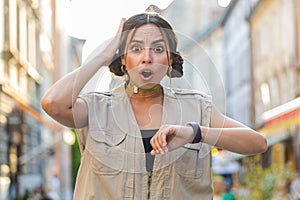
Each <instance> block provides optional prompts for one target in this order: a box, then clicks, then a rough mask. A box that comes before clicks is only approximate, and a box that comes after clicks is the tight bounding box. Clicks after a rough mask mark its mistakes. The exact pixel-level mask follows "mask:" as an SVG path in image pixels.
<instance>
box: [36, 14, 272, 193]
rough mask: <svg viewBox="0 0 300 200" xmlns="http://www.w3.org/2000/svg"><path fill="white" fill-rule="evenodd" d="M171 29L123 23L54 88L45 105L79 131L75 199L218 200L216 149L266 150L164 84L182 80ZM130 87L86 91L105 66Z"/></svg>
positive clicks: (146, 18) (202, 98)
mask: <svg viewBox="0 0 300 200" xmlns="http://www.w3.org/2000/svg"><path fill="white" fill-rule="evenodd" d="M176 48H177V38H176V35H175V33H174V30H173V28H172V26H171V25H170V24H169V23H168V22H167V21H166V20H165V19H164V18H163V17H161V16H160V15H158V14H156V13H142V14H137V15H134V16H132V17H131V18H129V19H128V20H125V19H122V21H121V23H120V27H119V30H118V34H117V35H116V36H115V38H114V40H113V41H112V42H111V43H110V44H109V45H108V46H107V47H106V48H105V49H104V50H102V52H101V53H99V54H97V56H95V58H93V59H91V60H90V61H89V62H88V63H86V64H84V65H83V66H81V67H80V68H79V69H77V70H75V71H74V72H72V73H70V74H68V75H66V76H65V77H63V78H62V79H61V80H59V81H58V82H57V83H55V84H54V85H53V86H52V87H51V88H50V89H49V91H48V92H47V93H46V94H45V96H44V97H43V99H42V107H43V109H44V110H45V111H46V112H47V113H48V114H49V115H50V116H51V117H53V118H54V119H55V120H57V121H58V122H60V123H61V124H63V125H65V126H68V127H75V128H83V129H81V130H78V131H77V134H78V138H79V141H80V146H81V150H82V162H81V166H80V169H79V172H78V176H77V184H76V187H75V192H74V199H125V198H128V199H212V197H213V189H212V181H211V166H210V163H211V156H210V147H211V145H214V146H217V147H220V148H223V149H226V150H229V151H233V152H236V153H241V154H257V153H262V152H265V151H266V149H267V145H266V140H265V138H264V137H263V136H262V135H261V134H259V133H257V132H256V131H254V130H252V129H250V128H248V127H246V126H244V125H243V124H241V123H239V122H237V121H234V120H232V119H230V118H228V117H226V116H224V115H222V114H221V113H220V112H219V111H218V110H217V109H216V107H215V106H214V105H213V104H212V102H211V97H210V96H208V95H206V94H203V93H201V92H196V91H190V90H177V89H175V88H167V87H164V86H162V85H161V84H160V81H161V80H162V79H163V77H164V76H165V75H167V76H169V78H170V79H171V78H173V77H181V76H182V75H183V70H182V64H183V59H182V57H181V56H180V53H179V52H177V49H176ZM102 66H109V68H110V71H111V72H112V73H114V74H115V75H117V76H124V77H125V81H124V84H121V85H120V86H118V87H116V88H115V89H113V90H112V91H110V92H108V93H89V94H84V95H81V96H80V97H79V94H80V91H81V90H82V88H83V87H84V86H85V85H86V83H87V82H88V81H89V80H90V79H91V78H92V76H93V75H94V74H95V73H96V72H97V71H98V70H99V69H100V68H101V67H102Z"/></svg>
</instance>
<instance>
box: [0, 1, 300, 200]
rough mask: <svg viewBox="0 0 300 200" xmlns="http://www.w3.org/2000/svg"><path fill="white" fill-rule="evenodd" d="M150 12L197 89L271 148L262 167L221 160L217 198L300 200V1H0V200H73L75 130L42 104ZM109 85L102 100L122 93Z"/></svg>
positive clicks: (217, 154)
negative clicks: (121, 27)
mask: <svg viewBox="0 0 300 200" xmlns="http://www.w3.org/2000/svg"><path fill="white" fill-rule="evenodd" d="M145 10H150V11H155V12H158V13H160V14H161V15H163V16H164V17H165V18H166V19H168V20H169V21H170V22H171V23H172V24H173V26H174V29H175V30H176V31H177V33H178V37H179V51H181V52H183V56H184V57H185V58H186V62H185V64H184V70H185V72H184V73H185V79H186V80H188V81H189V82H188V83H189V86H190V87H193V88H197V89H201V90H205V92H208V93H210V94H211V95H213V99H214V103H215V104H216V105H217V107H218V108H219V109H220V110H221V111H222V112H223V113H225V114H226V115H228V116H230V117H231V118H233V119H236V120H238V121H240V122H242V123H244V124H246V125H248V126H250V127H252V128H254V129H256V130H257V131H259V132H261V133H262V134H264V135H265V136H266V137H267V140H268V146H269V149H268V151H267V152H266V153H264V154H261V155H257V156H242V155H239V154H234V153H230V152H227V151H224V150H222V149H218V148H213V149H212V170H213V180H214V187H215V193H216V196H217V195H219V193H220V194H224V193H225V192H226V191H228V192H229V193H231V194H233V195H234V196H235V199H241V200H245V199H249V200H250V199H251V200H268V199H270V200H275V199H276V200H285V199H298V200H299V199H300V196H298V197H297V198H296V195H297V190H298V195H299V193H300V180H299V179H300V178H299V173H300V129H299V127H300V0H209V1H208V0H160V1H159V0H157V1H150V0H148V1H147V0H139V1H134V0H128V1H122V0H110V1H97V0H0V200H11V199H20V200H25V199H34V200H35V199H46V197H48V198H49V199H53V200H70V199H72V191H73V188H74V182H75V179H76V173H77V170H78V166H79V163H80V156H81V155H80V151H79V147H78V144H77V138H76V130H72V129H69V128H67V127H63V126H61V125H59V124H58V123H57V122H55V121H53V120H52V119H51V118H50V117H49V116H47V114H45V113H44V112H43V111H42V109H41V106H40V99H41V97H42V96H43V94H44V93H45V91H46V90H47V89H48V88H49V87H50V86H51V85H52V84H53V83H54V82H55V81H57V80H58V79H59V78H60V77H62V76H64V75H65V74H66V73H68V72H70V71H72V70H74V69H76V68H77V67H79V66H80V65H81V64H82V62H84V60H85V59H86V58H87V57H88V55H89V54H90V53H91V51H92V50H93V49H94V48H96V47H97V46H98V45H100V44H101V43H102V42H104V41H105V40H107V39H109V38H111V37H113V36H114V34H115V32H116V31H117V27H118V23H119V21H120V19H121V17H130V16H131V15H133V14H137V13H140V12H143V11H145ZM195 70H196V72H199V73H198V74H197V73H195ZM101 73H102V74H101V78H102V80H101V81H102V82H101V87H100V88H98V89H99V90H105V89H108V88H109V87H112V84H111V82H112V80H113V79H114V77H112V76H110V75H109V73H108V71H107V70H106V71H105V70H104V71H103V72H101ZM201 79H202V80H201ZM203 79H205V81H204V83H203ZM174 84H175V86H176V81H175V82H174ZM177 86H178V87H182V85H180V84H179V83H178V85H177ZM233 139H234V138H233ZM297 184H298V186H297ZM294 197H295V198H294Z"/></svg>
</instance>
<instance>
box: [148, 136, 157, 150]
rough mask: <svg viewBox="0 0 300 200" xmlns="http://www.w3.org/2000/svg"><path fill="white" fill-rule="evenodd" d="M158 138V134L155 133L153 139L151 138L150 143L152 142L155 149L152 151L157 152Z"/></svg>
mask: <svg viewBox="0 0 300 200" xmlns="http://www.w3.org/2000/svg"><path fill="white" fill-rule="evenodd" d="M156 138H157V135H156V134H155V135H154V136H153V137H152V138H151V140H150V144H151V146H152V149H153V150H152V151H155V152H156V150H157V149H158V148H157V146H156V142H155V140H156Z"/></svg>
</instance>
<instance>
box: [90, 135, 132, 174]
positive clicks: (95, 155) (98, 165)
mask: <svg viewBox="0 0 300 200" xmlns="http://www.w3.org/2000/svg"><path fill="white" fill-rule="evenodd" d="M126 136H127V134H126V133H124V132H112V131H104V130H92V131H90V137H89V140H88V142H89V145H87V150H88V151H89V152H90V154H91V156H92V168H93V171H94V173H96V174H102V175H113V174H118V173H120V172H121V171H122V170H123V169H124V163H125V159H126V152H125V139H126Z"/></svg>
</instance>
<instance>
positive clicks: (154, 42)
mask: <svg viewBox="0 0 300 200" xmlns="http://www.w3.org/2000/svg"><path fill="white" fill-rule="evenodd" d="M132 42H136V43H141V44H144V41H142V40H131V41H130V43H132ZM159 42H164V43H165V40H164V39H158V40H154V41H153V42H151V44H156V43H159Z"/></svg>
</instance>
